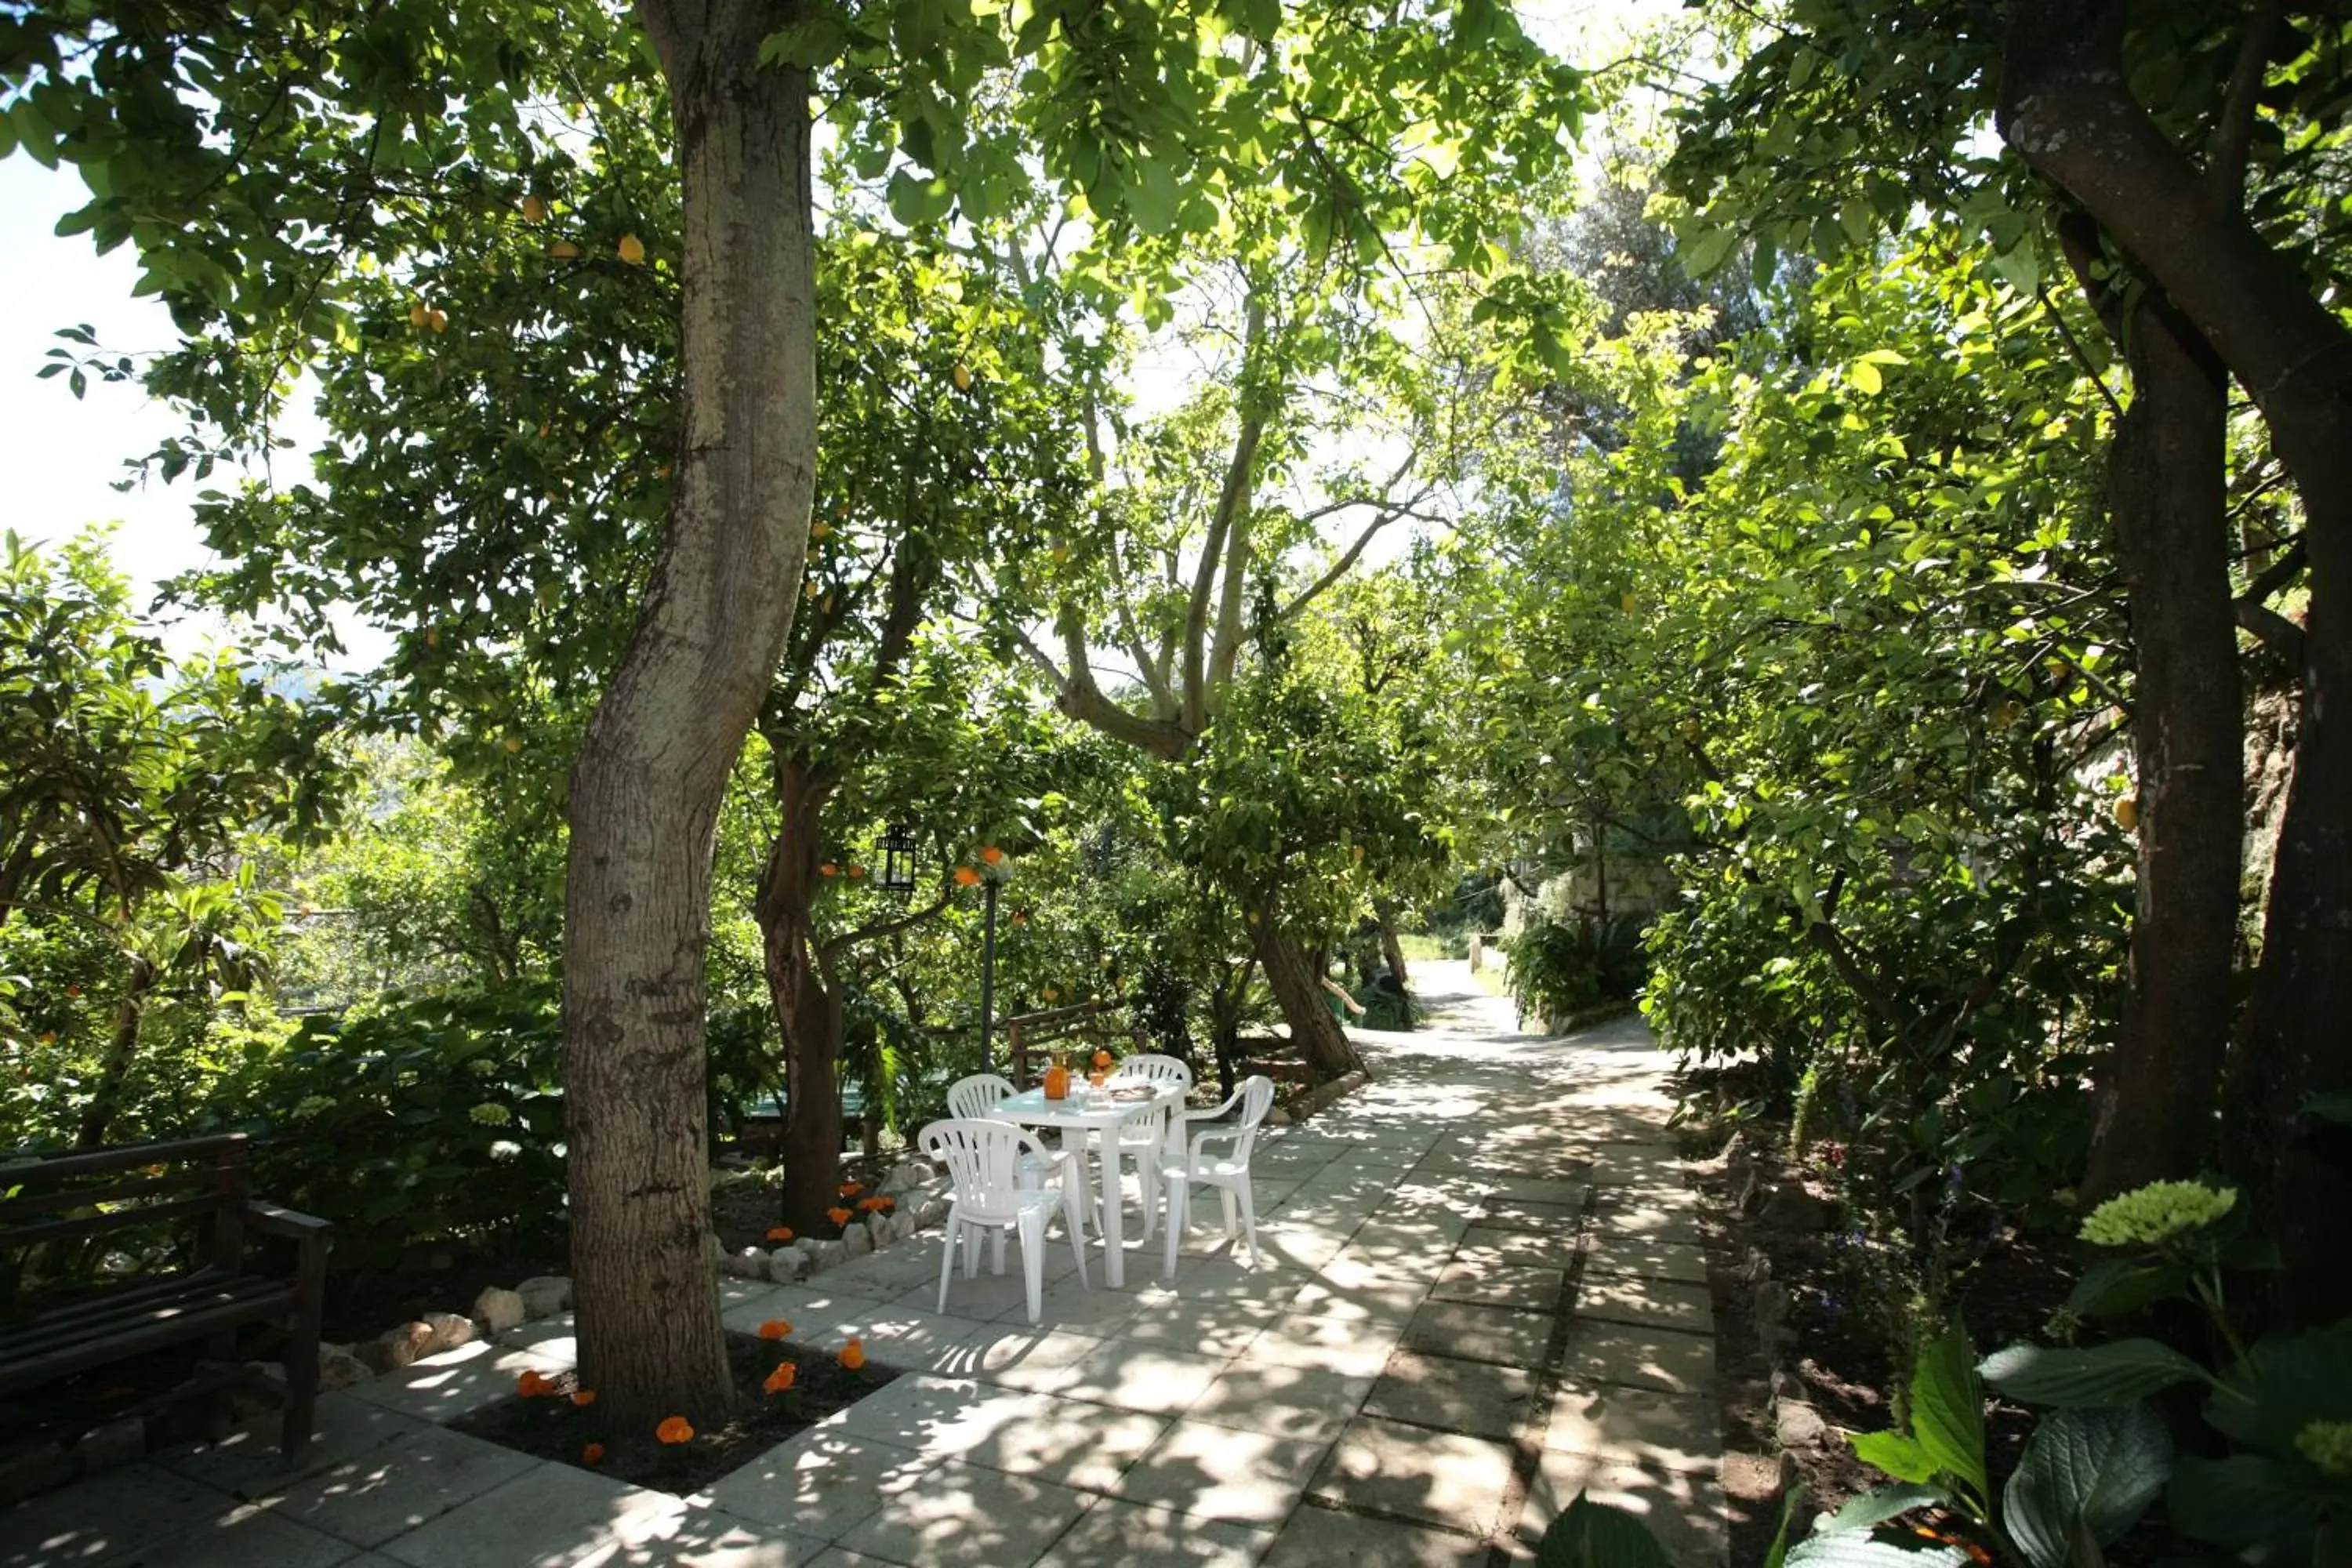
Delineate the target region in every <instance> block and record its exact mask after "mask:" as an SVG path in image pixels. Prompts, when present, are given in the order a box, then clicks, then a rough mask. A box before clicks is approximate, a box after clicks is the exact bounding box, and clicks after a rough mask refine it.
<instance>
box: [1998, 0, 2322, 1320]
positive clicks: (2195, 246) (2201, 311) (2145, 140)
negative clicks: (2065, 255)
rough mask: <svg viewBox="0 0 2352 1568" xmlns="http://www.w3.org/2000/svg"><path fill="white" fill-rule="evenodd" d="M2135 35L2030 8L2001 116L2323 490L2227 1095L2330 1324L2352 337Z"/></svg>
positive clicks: (2101, 11)
mask: <svg viewBox="0 0 2352 1568" xmlns="http://www.w3.org/2000/svg"><path fill="white" fill-rule="evenodd" d="M2258 15H2260V13H2258ZM2127 19H2128V18H2127V9H2126V6H2125V5H2123V4H2121V0H2015V3H2014V4H2013V5H2011V12H2010V17H2009V35H2008V40H2007V43H2006V46H2005V47H2004V50H2003V56H2002V71H2001V84H2000V105H1999V110H1998V118H1999V121H2000V131H2001V134H2002V135H2003V137H2004V138H2005V139H2006V140H2007V141H2008V142H2010V144H2011V145H2012V146H2013V147H2015V148H2016V149H2017V150H2018V152H2019V153H2021V155H2022V156H2023V157H2024V159H2025V160H2026V162H2027V163H2029V164H2031V165H2032V167H2033V168H2034V169H2035V170H2037V171H2038V172H2040V173H2041V174H2043V175H2044V176H2046V177H2047V178H2049V179H2050V180H2052V181H2053V182H2054V183H2056V184H2058V185H2059V186H2061V187H2062V188H2063V189H2064V190H2065V191H2066V192H2067V194H2068V195H2072V196H2073V197H2074V199H2075V200H2076V201H2077V202H2079V203H2080V204H2081V205H2083V207H2084V210H2085V211H2087V212H2088V213H2089V214H2090V215H2091V216H2093V217H2094V218H2095V219H2096V220H2097V221H2098V223H2099V225H2100V226H2102V227H2103V228H2105V230H2106V231H2107V232H2108V233H2109V234H2111V235H2113V236H2115V237H2116V239H2117V240H2118V241H2119V242H2120V243H2121V244H2122V245H2123V246H2124V247H2125V248H2126V249H2127V250H2129V251H2130V252H2131V254H2132V255H2133V256H2135V257H2137V258H2140V259H2141V261H2142V262H2143V263H2144V264H2145V265H2146V267H2147V269H2148V272H2149V274H2150V275H2151V276H2152V277H2153V278H2154V279H2155V280H2156V282H2157V283H2158V285H2159V286H2160V287H2161V288H2162V289H2163V290H2164V292H2165V294H2166V296H2167V297H2168V299H2169V300H2171V302H2172V303H2173V305H2174V306H2175V307H2176V308H2177V309H2178V310H2179V311H2180V312H2181V313H2182V315H2184V316H2186V317H2187V318H2188V319H2189V321H2191V322H2193V323H2194V324H2195V325H2196V327H2197V330H2198V331H2200V332H2201V333H2202V334H2203V335H2204V337H2205V340H2206V342H2209V343H2210V344H2211V345H2212V348H2213V351H2214V352H2215V353H2217V354H2219V355H2220V356H2221V361H2222V363H2224V364H2226V365H2227V366H2228V367H2229V370H2230V373H2231V374H2232V375H2233V376H2235V377H2236V378H2237V379H2238V381H2239V382H2240V383H2241V384H2242V385H2243V386H2244V387H2245V389H2246V392H2247V395H2249V396H2250V397H2252V399H2253V401H2254V404H2255V405H2256V406H2257V407H2258V408H2260V409H2261V410H2262V413H2263V419H2264V421H2265V422H2266V423H2267V424H2268V426H2269V428H2270V435H2271V445H2272V448H2273V450H2274V451H2275V452H2277V454H2278V456H2279V458H2280V460H2281V461H2282V462H2284V464H2285V465H2286V468H2287V469H2288V471H2289V472H2290V473H2292V474H2293V475H2294V481H2295V485H2296V488H2297V489H2298V490H2299V491H2300V492H2301V495H2302V499H2303V505H2304V518H2305V528H2304V541H2305V555H2306V559H2307V561H2308V563H2309V574H2310V575H2309V578H2308V584H2309V589H2310V595H2311V603H2310V611H2309V615H2308V617H2307V619H2306V621H2305V626H2304V637H2303V643H2304V668H2303V709H2302V715H2301V723H2300V730H2299V734H2298V739H2297V742H2296V746H2295V764H2294V782H2293V783H2292V784H2290V785H2289V787H2288V794H2287V805H2286V813H2285V816H2284V821H2283V822H2282V824H2281V826H2280V831H2279V839H2278V848H2277V852H2276V857H2275V864H2274V868H2273V875H2272V880H2271V892H2270V905H2269V908H2268V910H2266V911H2265V916H2264V923H2263V956H2262V965H2261V968H2260V969H2259V970H2258V972H2257V973H2256V975H2255V979H2254V986H2253V992H2252V996H2251V997H2250V999H2249V1001H2248V1004H2247V1007H2246V1012H2245V1015H2244V1016H2243V1017H2242V1020H2241V1021H2240V1025H2239V1029H2238V1034H2237V1038H2236V1040H2235V1042H2234V1047H2233V1049H2232V1051H2231V1061H2230V1068H2229V1072H2228V1076H2227V1079H2226V1081H2225V1085H2224V1094H2223V1105H2222V1163H2223V1168H2224V1169H2225V1170H2226V1171H2228V1172H2229V1173H2231V1174H2232V1175H2234V1176H2236V1177H2238V1178H2239V1179H2240V1180H2241V1181H2242V1182H2243V1183H2244V1184H2245V1185H2246V1187H2247V1189H2248V1191H2249V1194H2250V1196H2251V1198H2252V1208H2253V1212H2254V1213H2255V1215H2257V1216H2259V1218H2258V1223H2259V1224H2261V1225H2263V1226H2265V1227H2266V1228H2267V1229H2268V1230H2269V1231H2270V1233H2271V1235H2272V1236H2273V1238H2274V1239H2275V1240H2276V1241H2277V1242H2278V1244H2279V1247H2280V1248H2281V1251H2282V1252H2283V1253H2284V1261H2285V1264H2286V1268H2285V1269H2284V1272H2283V1273H2282V1274H2280V1275H2279V1276H2277V1277H2276V1279H2274V1280H2273V1284H2272V1288H2271V1290H2270V1302H2269V1306H2270V1308H2271V1315H2272V1317H2273V1321H2274V1322H2275V1323H2276V1324H2278V1325H2279V1326H2282V1327H2292V1326H2296V1325H2301V1324H2309V1323H2315V1322H2326V1321H2333V1320H2334V1319H2335V1318H2336V1317H2338V1316H2341V1315H2342V1314H2343V1313H2345V1312H2346V1311H2347V1310H2352V1269H2347V1268H2344V1267H2343V1260H2344V1258H2345V1256H2346V1255H2347V1252H2352V1169H2347V1167H2346V1165H2345V1163H2342V1162H2341V1161H2340V1160H2338V1159H2333V1158H2330V1157H2329V1153H2328V1152H2327V1150H2326V1148H2325V1147H2324V1142H2323V1141H2324V1140H2326V1139H2327V1138H2329V1137H2331V1136H2332V1135H2333V1134H2332V1130H2330V1129H2328V1127H2327V1126H2326V1124H2325V1123H2322V1122H2318V1121H2315V1120H2314V1119H2313V1118H2311V1117H2310V1116H2309V1115H2308V1114H2307V1113H2305V1111H2304V1110H2303V1107H2304V1106H2305V1103H2306V1102H2307V1100H2309V1098H2310V1096H2312V1095H2313V1094H2315V1093H2322V1092H2330V1091H2337V1092H2340V1091H2343V1090H2346V1089H2352V1048H2347V1046H2346V1044H2345V1041H2346V1038H2347V1036H2346V1031H2345V1023H2344V1021H2345V1019H2346V1018H2347V1017H2352V329H2347V327H2346V326H2345V324H2344V323H2343V321H2340V320H2339V319H2337V317H2336V315H2335V314H2334V313H2333V312H2332V311H2330V310H2328V309H2327V308H2326V306H2325V305H2323V304H2322V303H2321V302H2320V300H2318V298H2317V297H2316V296H2315V295H2314V294H2313V292H2312V291H2311V288H2310V285H2309V283H2308V281H2307V279H2305V275H2304V273H2303V271H2302V269H2301V268H2299V267H2298V266H2297V265H2296V264H2295V263H2294V261H2293V260H2292V259H2290V258H2288V257H2286V256H2285V255H2284V254H2282V253H2281V252H2280V251H2278V250H2277V249H2275V248H2273V247H2272V246H2271V245H2270V244H2269V243H2268V242H2267V241H2265V240H2264V239H2263V237H2262V235H2261V234H2260V233H2259V232H2258V231H2256V229H2255V228H2254V226H2253V225H2252V222H2251V221H2250V220H2249V219H2248V218H2247V216H2246V213H2245V208H2244V202H2243V196H2242V158H2243V147H2244V145H2245V144H2246V137H2245V135H2244V134H2241V135H2239V136H2238V137H2237V139H2236V142H2235V145H2234V147H2233V146H2232V145H2231V143H2230V142H2228V141H2226V140H2225V142H2223V143H2222V144H2221V148H2220V153H2219V155H2218V158H2217V162H2216V163H2215V164H2214V166H2213V167H2212V168H2211V169H2210V170H2205V171H2200V169H2199V168H2198V167H2197V166H2196V165H2194V164H2193V163H2190V161H2189V158H2188V157H2187V156H2185V155H2184V154H2183V153H2181V151H2180V149H2179V148H2178V147H2176V146H2175V145H2174V144H2173V143H2172V142H2170V141H2169V140H2168V138H2167V137H2166V136H2165V134H2164V132H2163V131H2162V129H2161V128H2160V127H2159V126H2158V124H2157V123H2156V121H2154V120H2153V119H2152V118H2151V117H2150V116H2149V115H2148V113H2147V110H2146V109H2145V108H2144V107H2142V106H2141V105H2140V104H2139V103H2138V102H2137V100H2135V99H2133V98H2132V96H2131V93H2130V89H2129V88H2128V86H2127V80H2128V79H2127V77H2126V72H2125V70H2124V68H2123V59H2122V53H2123V51H2122V43H2123V34H2124V28H2125V25H2126V21H2127ZM2260 55H2261V50H2260V49H2259V48H2257V49H2256V50H2255V51H2254V52H2253V58H2254V63H2255V64H2256V65H2257V66H2259V64H2260V63H2261V62H2260ZM2261 79H2262V72H2261V71H2260V70H2259V69H2257V70H2254V71H2252V72H2251V73H2244V78H2243V89H2244V91H2243V92H2241V91H2238V90H2233V92H2232V94H2231V103H2230V106H2229V108H2228V109H2225V110H2224V115H2225V121H2228V122H2231V123H2234V124H2236V125H2237V126H2238V127H2240V128H2241V131H2242V132H2243V131H2244V130H2245V129H2247V128H2250V127H2251V126H2252V121H2253V105H2252V101H2251V96H2250V95H2251V94H2252V92H2253V91H2255V90H2257V89H2259V88H2260V85H2261ZM2232 116H2234V119H2232ZM2233 163H2234V164H2235V165H2236V166H2235V167H2233V166H2232V164H2233Z"/></svg>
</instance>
